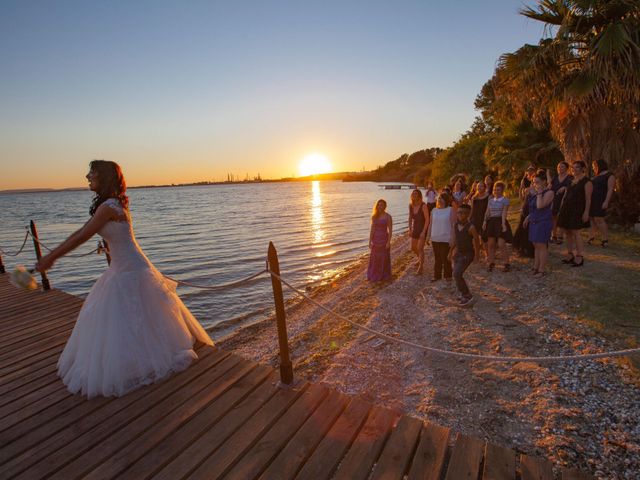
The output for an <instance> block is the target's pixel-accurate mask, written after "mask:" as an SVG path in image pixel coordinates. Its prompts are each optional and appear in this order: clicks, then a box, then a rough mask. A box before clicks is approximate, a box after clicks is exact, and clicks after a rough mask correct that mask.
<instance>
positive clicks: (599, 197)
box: [587, 159, 616, 247]
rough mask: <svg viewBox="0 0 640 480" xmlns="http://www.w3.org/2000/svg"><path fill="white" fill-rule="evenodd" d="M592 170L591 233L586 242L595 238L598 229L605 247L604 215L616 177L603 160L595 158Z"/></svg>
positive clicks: (607, 235) (605, 229)
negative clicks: (593, 174)
mask: <svg viewBox="0 0 640 480" xmlns="http://www.w3.org/2000/svg"><path fill="white" fill-rule="evenodd" d="M592 167H593V172H594V173H595V176H594V177H593V178H592V179H591V183H593V195H592V196H591V211H590V212H589V214H590V215H589V216H590V217H591V235H590V237H591V238H589V240H588V241H587V243H588V244H589V245H591V243H592V242H593V241H594V240H595V238H596V235H597V233H598V231H600V234H601V235H602V242H601V243H600V244H601V245H602V246H603V247H606V246H607V244H608V243H609V229H608V228H607V222H606V221H605V216H606V215H607V208H609V202H610V201H611V196H612V195H613V189H614V188H615V186H616V177H614V176H613V173H611V172H610V171H609V166H608V165H607V162H605V161H604V160H602V159H600V160H596V161H595V162H593V164H592Z"/></svg>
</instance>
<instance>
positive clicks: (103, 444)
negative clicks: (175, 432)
mask: <svg viewBox="0 0 640 480" xmlns="http://www.w3.org/2000/svg"><path fill="white" fill-rule="evenodd" d="M240 361H241V359H240V357H238V356H237V355H233V354H232V355H229V356H228V357H226V358H225V359H224V360H222V361H221V362H220V363H217V364H216V365H214V366H212V367H211V368H209V369H207V371H206V374H204V375H200V376H198V377H197V378H195V379H194V380H193V381H192V382H190V383H189V385H188V387H186V388H182V389H179V390H177V391H174V392H173V393H172V394H171V395H169V396H168V397H167V398H165V399H163V400H162V401H161V402H159V403H156V404H155V405H153V406H149V405H146V406H144V405H143V406H142V407H144V410H143V411H138V415H136V416H135V417H134V418H130V417H129V415H130V412H128V411H127V412H124V414H125V416H127V417H129V418H128V419H127V421H126V422H125V423H123V424H121V425H120V427H119V428H118V429H117V430H116V432H115V433H112V434H110V435H108V436H106V437H102V438H101V439H100V440H99V441H98V442H95V444H94V445H91V446H89V447H88V448H86V449H85V450H84V451H82V452H77V451H76V452H75V453H74V454H72V455H69V456H67V457H66V459H67V464H66V465H65V466H64V467H63V468H62V469H60V470H58V471H56V472H55V473H53V472H51V471H49V472H47V476H48V478H50V479H52V480H53V479H61V480H66V479H69V478H79V477H83V476H85V475H87V474H88V473H89V472H90V471H91V470H92V469H94V468H95V467H96V466H97V465H99V464H100V463H101V462H103V461H105V460H106V459H108V458H109V457H110V456H112V455H114V454H115V453H116V452H117V451H118V450H120V449H121V448H123V447H125V446H127V445H128V444H129V443H130V442H131V441H132V440H133V439H135V438H136V437H138V436H139V435H141V434H142V433H144V432H145V431H146V430H147V429H149V428H151V427H154V426H155V427H156V428H158V427H159V425H160V423H162V422H164V421H166V419H167V418H168V417H169V415H172V414H176V408H178V407H180V406H182V405H183V404H184V403H185V402H188V401H190V400H191V399H192V398H194V395H195V394H197V393H198V392H200V391H201V390H202V389H204V388H207V387H209V386H210V385H211V384H212V383H213V382H215V381H216V380H217V379H218V378H220V377H221V376H222V375H224V374H225V373H227V372H228V371H229V370H231V369H232V368H234V367H236V366H237V365H238V364H239V363H240ZM111 421H113V419H112V420H111ZM83 445H86V443H84V444H83ZM56 456H57V454H56Z"/></svg>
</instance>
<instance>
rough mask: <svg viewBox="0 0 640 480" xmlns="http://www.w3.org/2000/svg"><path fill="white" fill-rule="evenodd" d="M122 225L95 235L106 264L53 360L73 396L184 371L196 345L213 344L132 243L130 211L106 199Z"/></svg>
mask: <svg viewBox="0 0 640 480" xmlns="http://www.w3.org/2000/svg"><path fill="white" fill-rule="evenodd" d="M104 205H107V206H109V207H110V208H113V209H114V210H115V211H116V212H117V213H118V214H119V215H120V216H123V215H126V217H127V219H128V220H126V221H119V222H117V221H109V222H107V224H106V225H105V226H104V227H103V228H102V229H101V230H100V231H99V232H98V233H99V235H100V236H101V237H103V238H104V239H105V240H106V241H107V242H108V244H109V250H110V254H111V265H110V266H109V268H107V270H106V271H105V272H104V274H103V275H102V276H101V277H100V278H99V279H98V281H97V282H96V283H95V285H94V286H93V287H92V288H91V291H90V292H89V295H88V296H87V299H86V300H85V302H84V304H83V306H82V309H81V310H80V314H79V315H78V320H77V322H76V324H75V327H74V328H73V332H72V333H71V337H70V338H69V341H68V342H67V345H66V346H65V348H64V351H63V352H62V355H61V356H60V359H59V360H58V375H59V376H60V378H62V381H63V382H64V384H65V385H66V386H67V388H68V389H69V391H70V392H72V393H78V392H80V393H82V394H83V395H86V396H87V397H89V398H91V397H95V396H98V395H102V396H121V395H124V394H126V393H127V392H130V391H132V390H135V389H136V388H138V387H141V386H142V385H146V384H149V383H154V382H157V381H159V380H161V379H162V378H165V377H166V376H168V375H170V374H171V373H173V372H177V371H180V370H184V369H185V368H187V367H188V366H189V365H190V364H191V362H192V361H193V360H195V359H197V358H198V356H197V355H196V353H195V351H194V350H193V345H194V343H195V341H196V340H199V341H200V342H202V343H205V344H208V345H213V341H212V340H211V338H210V337H209V335H208V334H207V332H206V331H205V330H204V329H203V328H202V326H201V325H200V324H199V323H198V321H197V320H196V319H195V318H194V317H193V315H191V312H189V310H188V309H187V307H185V305H184V304H183V303H182V301H181V300H180V298H178V296H177V295H176V284H175V282H172V281H170V280H167V279H166V278H164V277H163V276H162V274H161V273H160V272H159V271H158V270H157V269H156V268H155V267H154V266H153V265H152V264H151V262H150V261H149V260H148V259H147V257H146V256H145V255H144V253H143V252H142V250H141V249H140V246H139V245H138V243H137V242H136V239H135V237H134V234H133V229H132V227H131V220H130V218H129V215H128V212H125V211H124V209H123V208H122V206H121V205H120V203H119V202H118V201H117V200H116V199H113V198H110V199H108V200H107V201H105V202H104Z"/></svg>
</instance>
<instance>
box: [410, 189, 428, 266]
mask: <svg viewBox="0 0 640 480" xmlns="http://www.w3.org/2000/svg"><path fill="white" fill-rule="evenodd" d="M428 228H429V209H428V208H427V204H426V203H424V202H423V201H422V192H421V191H420V190H418V189H416V190H414V191H413V192H411V200H410V201H409V236H410V237H411V251H412V252H413V253H415V254H416V256H417V257H418V268H417V270H416V273H417V274H418V275H422V272H423V267H424V243H425V239H426V238H427V229H428Z"/></svg>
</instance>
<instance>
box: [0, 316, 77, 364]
mask: <svg viewBox="0 0 640 480" xmlns="http://www.w3.org/2000/svg"><path fill="white" fill-rule="evenodd" d="M72 329H73V324H72V323H66V324H65V325H59V326H57V327H55V328H53V329H52V330H49V331H46V332H40V333H36V334H32V335H29V336H27V337H25V338H22V339H18V340H16V341H15V342H14V343H12V344H11V345H8V346H6V347H4V348H3V349H2V350H1V351H2V355H0V357H3V356H5V355H6V356H7V357H11V356H16V357H17V356H20V355H22V352H29V351H31V350H32V349H34V348H36V345H40V344H43V343H44V344H45V345H46V342H47V340H49V339H51V338H57V337H58V336H60V337H65V338H69V336H70V335H71V330H72Z"/></svg>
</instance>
